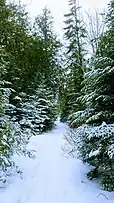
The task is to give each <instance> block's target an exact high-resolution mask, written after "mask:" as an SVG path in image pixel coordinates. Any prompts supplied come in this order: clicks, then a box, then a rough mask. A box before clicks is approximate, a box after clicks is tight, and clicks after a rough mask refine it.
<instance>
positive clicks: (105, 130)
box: [66, 1, 114, 191]
mask: <svg viewBox="0 0 114 203" xmlns="http://www.w3.org/2000/svg"><path fill="white" fill-rule="evenodd" d="M113 13H114V7H113V1H111V2H110V4H109V11H108V14H107V17H106V23H107V30H106V31H105V32H104V33H103V34H102V35H101V36H100V38H99V39H98V41H97V43H98V48H97V50H96V53H95V54H94V55H93V56H92V57H91V58H90V60H89V63H88V69H87V70H86V73H85V74H84V81H83V88H82V89H81V94H80V96H79V97H78V98H77V101H78V102H80V103H81V104H82V106H83V107H85V108H83V109H82V110H81V111H73V112H71V115H70V116H69V125H70V127H71V128H74V129H71V130H70V132H69V133H68V135H67V136H66V139H67V140H68V143H69V144H70V150H69V151H70V152H69V153H70V154H75V153H78V156H79V158H81V159H82V160H83V161H86V162H88V163H89V164H90V165H92V166H93V168H92V170H91V171H90V172H89V173H88V174H87V176H88V177H89V178H90V179H92V178H98V179H99V181H100V183H101V185H102V186H103V188H104V189H105V190H108V191H114V125H113V123H114V29H113V21H114V15H113ZM105 122H106V123H107V124H106V123H105ZM83 124H84V125H83ZM101 124H102V125H101ZM96 125H97V127H95V126H96ZM79 126H80V127H79ZM77 127H78V128H77Z"/></svg>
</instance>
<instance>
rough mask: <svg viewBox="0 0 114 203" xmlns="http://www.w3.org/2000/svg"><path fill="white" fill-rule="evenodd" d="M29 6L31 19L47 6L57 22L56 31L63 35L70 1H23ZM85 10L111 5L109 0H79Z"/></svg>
mask: <svg viewBox="0 0 114 203" xmlns="http://www.w3.org/2000/svg"><path fill="white" fill-rule="evenodd" d="M21 1H22V2H23V3H24V4H27V5H28V6H27V9H28V12H29V13H30V16H31V17H34V16H36V15H37V14H39V13H41V11H42V9H43V8H44V7H45V6H47V7H48V8H50V10H51V12H52V15H53V17H54V22H55V30H56V32H58V33H59V34H61V33H62V32H61V29H62V28H63V27H64V24H63V20H64V14H65V13H67V12H68V0H21ZM77 1H79V3H80V5H81V6H82V7H83V8H84V9H89V8H104V7H106V6H107V4H108V3H109V0H77Z"/></svg>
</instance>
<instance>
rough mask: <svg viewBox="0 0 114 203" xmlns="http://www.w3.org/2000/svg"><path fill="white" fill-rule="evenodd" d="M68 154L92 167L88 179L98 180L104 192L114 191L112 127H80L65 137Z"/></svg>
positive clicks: (113, 137) (105, 125)
mask: <svg viewBox="0 0 114 203" xmlns="http://www.w3.org/2000/svg"><path fill="white" fill-rule="evenodd" d="M66 139H67V141H68V152H69V154H72V155H73V156H78V158H81V159H82V160H83V161H86V162H88V163H89V164H91V165H92V166H93V169H92V170H91V171H90V172H89V173H88V177H89V178H90V179H92V178H99V180H100V182H101V184H102V186H103V188H104V189H105V190H109V191H114V125H113V124H105V123H103V124H102V125H100V126H97V127H92V126H88V125H82V126H81V127H78V128H76V129H70V130H69V132H68V134H67V135H66Z"/></svg>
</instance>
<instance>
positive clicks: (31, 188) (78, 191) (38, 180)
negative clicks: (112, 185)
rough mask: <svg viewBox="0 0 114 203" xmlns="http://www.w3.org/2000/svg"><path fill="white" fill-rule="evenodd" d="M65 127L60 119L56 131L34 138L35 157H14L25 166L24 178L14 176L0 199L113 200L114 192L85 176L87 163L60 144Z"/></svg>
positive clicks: (8, 202)
mask: <svg viewBox="0 0 114 203" xmlns="http://www.w3.org/2000/svg"><path fill="white" fill-rule="evenodd" d="M65 131H66V126H65V125H64V124H62V123H58V124H57V126H56V128H55V129H54V130H53V131H51V132H48V133H45V134H44V135H40V136H36V137H33V138H32V139H31V142H30V144H29V148H32V149H35V150H36V158H35V159H30V158H28V157H22V156H21V157H15V159H16V162H17V164H18V165H19V166H20V167H21V168H22V169H23V175H22V179H21V178H19V177H17V176H16V177H13V180H12V179H11V181H10V182H9V184H8V185H7V187H6V188H4V189H1V190H0V203H95V202H96V203H98V202H99V203H104V202H108V203H109V202H114V199H113V198H114V193H108V192H104V191H103V190H101V189H100V188H99V186H98V185H97V184H96V183H93V182H92V181H89V180H88V179H87V178H86V175H85V173H86V172H87V171H88V166H85V165H84V164H83V163H82V162H81V161H79V160H76V159H73V158H67V157H65V155H64V152H63V151H62V148H61V146H62V145H63V144H64V139H63V137H64V133H65ZM107 199H108V200H107Z"/></svg>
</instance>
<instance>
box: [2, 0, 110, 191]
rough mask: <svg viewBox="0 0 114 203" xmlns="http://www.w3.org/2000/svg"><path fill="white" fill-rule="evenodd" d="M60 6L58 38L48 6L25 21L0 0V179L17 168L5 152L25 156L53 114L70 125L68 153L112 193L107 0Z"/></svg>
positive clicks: (22, 10)
mask: <svg viewBox="0 0 114 203" xmlns="http://www.w3.org/2000/svg"><path fill="white" fill-rule="evenodd" d="M68 4H69V13H68V14H64V30H63V32H64V34H63V36H64V40H59V39H58V36H57V35H56V33H55V31H54V28H53V17H52V14H51V11H50V10H49V9H48V8H46V7H45V8H44V9H43V11H42V13H41V14H38V15H37V16H36V18H35V19H34V22H33V23H32V21H31V19H30V18H29V15H28V13H27V12H26V6H24V5H21V3H20V1H19V3H18V4H16V3H7V1H5V0H0V171H1V173H0V180H1V181H4V178H3V176H4V175H3V174H5V175H6V176H7V174H8V171H9V169H11V168H16V169H17V166H15V163H14V162H13V161H12V156H13V154H15V153H18V154H20V153H21V154H23V155H28V156H32V152H29V151H27V149H26V145H27V143H28V142H29V139H30V137H31V136H33V135H36V136H38V134H41V133H42V132H44V131H47V130H50V129H51V128H52V127H53V126H54V121H55V120H56V118H57V116H58V115H59V116H60V119H61V121H62V122H67V123H68V125H69V127H70V128H69V131H68V133H67V135H66V139H67V141H68V149H67V150H68V153H69V154H71V155H73V156H77V155H78V157H79V158H80V159H82V160H83V161H84V162H88V163H89V164H90V165H92V170H91V171H90V172H89V173H88V174H87V176H88V178H90V179H92V178H98V180H99V181H100V183H101V185H102V186H103V188H104V189H106V190H109V191H113V190H114V124H113V123H114V1H113V0H111V1H110V3H109V4H108V5H107V10H105V11H104V10H103V11H97V10H96V11H95V12H92V13H91V12H89V13H88V12H86V13H84V11H83V8H80V7H79V5H77V2H76V0H69V1H68ZM85 16H86V17H85ZM85 18H86V21H84V19H85ZM62 42H63V43H62ZM77 152H78V153H77Z"/></svg>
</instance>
